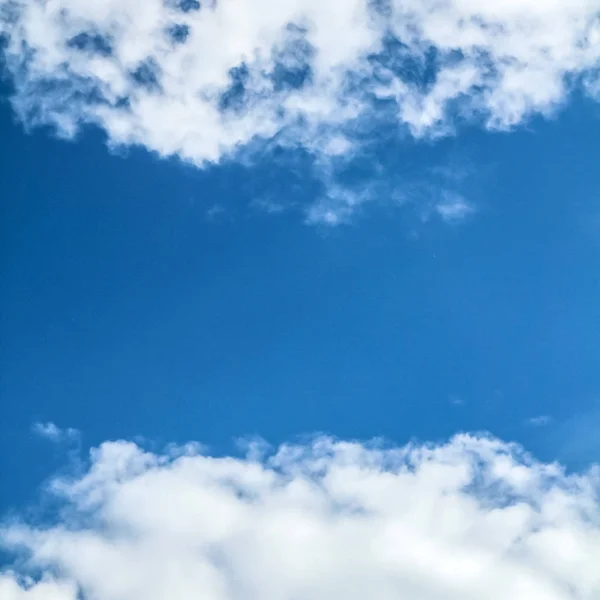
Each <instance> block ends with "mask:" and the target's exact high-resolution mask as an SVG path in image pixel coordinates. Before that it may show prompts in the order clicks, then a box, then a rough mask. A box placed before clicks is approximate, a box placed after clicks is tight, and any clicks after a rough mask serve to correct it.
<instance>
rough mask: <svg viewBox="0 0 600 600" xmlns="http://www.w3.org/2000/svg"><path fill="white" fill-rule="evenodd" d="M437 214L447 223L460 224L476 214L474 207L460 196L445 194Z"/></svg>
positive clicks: (438, 205)
mask: <svg viewBox="0 0 600 600" xmlns="http://www.w3.org/2000/svg"><path fill="white" fill-rule="evenodd" d="M435 212H436V213H437V214H438V215H439V216H440V218H441V219H442V220H443V221H446V222H447V223H460V222H461V221H464V220H465V219H466V218H467V217H468V216H469V215H471V214H473V213H474V212H475V208H474V206H473V205H472V204H471V203H469V202H468V201H467V200H466V199H465V198H463V197H462V196H461V195H460V194H456V193H451V192H443V193H442V198H441V200H440V201H439V202H438V204H436V206H435Z"/></svg>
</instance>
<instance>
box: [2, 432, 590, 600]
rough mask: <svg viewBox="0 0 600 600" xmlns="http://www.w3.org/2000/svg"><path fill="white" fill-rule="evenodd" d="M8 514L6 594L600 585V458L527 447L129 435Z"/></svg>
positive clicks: (269, 599)
mask: <svg viewBox="0 0 600 600" xmlns="http://www.w3.org/2000/svg"><path fill="white" fill-rule="evenodd" d="M51 489H52V492H53V493H54V494H57V495H58V496H59V497H60V498H61V499H62V501H63V503H62V509H61V510H60V511H57V515H58V516H57V519H56V521H55V522H54V523H52V524H46V525H45V526H43V527H42V526H33V525H31V524H29V525H28V524H26V523H23V522H21V523H15V522H13V523H12V524H10V525H8V526H6V527H5V529H4V530H3V531H2V532H1V533H2V535H1V539H2V540H3V542H4V544H5V545H6V547H7V548H8V549H9V550H10V551H11V552H14V553H15V556H18V560H15V563H14V565H15V566H13V567H12V570H10V571H4V572H3V573H1V574H0V597H2V599H3V600H76V599H78V598H84V599H86V600H171V599H172V598H177V599H178V600H196V599H197V598H204V599H206V600H236V599H237V600H243V599H244V598H263V599H265V600H290V599H292V598H296V599H302V598H311V599H315V600H319V599H323V600H325V599H330V598H347V599H349V600H353V599H356V600H359V599H360V600H364V598H378V599H381V600H386V599H390V600H391V599H394V600H395V599H397V598H413V599H415V600H442V599H443V600H451V599H460V600H467V599H473V600H479V599H481V598H487V599H489V600H495V599H498V600H505V599H506V598H512V599H514V600H567V599H569V600H575V599H579V600H583V599H589V600H592V599H593V598H598V597H599V595H600V570H599V569H598V564H600V506H599V503H598V492H599V491H600V474H599V473H598V472H596V471H594V470H592V471H590V472H587V473H586V474H580V475H577V476H576V475H567V474H565V472H564V471H563V470H562V469H561V468H560V467H559V466H557V465H552V464H542V463H539V462H536V461H535V460H533V459H532V458H531V457H529V456H528V455H526V454H525V453H524V452H523V451H522V450H521V449H520V448H518V447H516V446H514V445H509V444H505V443H503V442H500V441H498V440H496V439H492V438H488V437H481V436H467V435H461V436H457V437H455V438H453V439H452V440H451V441H450V442H448V443H446V444H443V445H417V444H413V445H409V446H406V447H403V448H385V447H382V446H381V445H379V446H378V445H364V444H359V443H344V442H339V441H332V440H330V439H317V440H314V441H313V442H312V443H307V444H300V445H288V446H283V447H281V448H280V449H279V450H278V451H276V452H272V453H269V452H263V451H260V449H259V450H257V449H256V448H254V449H253V450H252V451H251V452H250V453H249V454H248V456H247V457H245V458H235V457H211V456H209V455H207V454H206V453H203V452H202V451H201V450H200V449H199V448H197V447H194V446H190V447H185V448H179V449H171V450H169V451H168V452H166V453H164V454H154V453H149V452H145V451H143V450H142V449H141V448H140V447H138V446H136V445H134V444H131V443H127V442H115V443H106V444H104V445H102V446H101V447H99V448H98V449H96V450H94V451H93V452H92V455H91V464H90V466H89V469H88V470H87V471H86V472H84V473H83V474H81V473H80V474H79V475H78V476H77V477H72V478H70V479H66V478H64V477H63V478H62V479H57V480H55V481H54V482H53V483H52V485H51Z"/></svg>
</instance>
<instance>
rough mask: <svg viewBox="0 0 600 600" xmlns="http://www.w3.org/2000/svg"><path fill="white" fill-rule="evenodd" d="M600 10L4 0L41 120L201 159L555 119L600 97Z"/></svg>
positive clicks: (12, 64)
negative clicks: (571, 105)
mask: <svg viewBox="0 0 600 600" xmlns="http://www.w3.org/2000/svg"><path fill="white" fill-rule="evenodd" d="M196 7H200V8H199V10H195V8H196ZM599 10H600V0H569V1H566V0H497V1H495V2H487V1H484V0H328V1H326V2H324V1H322V0H236V1H235V2H234V1H233V0H207V1H202V2H195V1H194V0H143V1H142V0H96V1H94V2H87V1H84V0H0V11H1V13H0V14H1V15H3V16H2V17H0V33H2V32H3V33H4V34H5V35H6V36H7V38H8V44H7V46H6V49H5V51H4V53H5V57H6V60H7V66H8V69H9V71H10V73H11V74H12V77H13V80H14V83H15V87H16V93H15V97H14V107H15V109H16V111H17V112H18V114H19V115H20V116H21V118H22V119H23V120H24V121H25V122H26V123H28V124H30V125H34V124H37V123H50V124H53V125H55V126H56V127H57V128H58V130H59V132H60V133H61V134H62V135H65V136H72V135H74V134H75V133H76V132H77V130H78V128H79V126H80V125H81V124H82V123H94V124H97V125H98V126H100V127H101V128H103V129H104V130H105V131H106V132H107V134H108V138H109V141H110V143H111V144H114V145H120V144H125V145H130V144H140V145H142V146H144V147H146V148H148V149H150V150H151V151H155V152H157V153H158V154H159V155H162V156H168V155H176V156H179V157H180V158H182V159H183V160H185V161H190V162H192V163H194V164H197V165H203V164H204V163H206V162H207V161H209V162H211V161H213V162H217V161H219V160H221V159H222V158H223V157H224V156H231V155H232V154H234V153H236V152H237V151H238V150H239V149H240V148H244V147H246V148H247V147H248V145H249V144H250V142H253V141H254V142H255V143H257V141H259V140H267V141H271V142H275V143H277V144H281V145H284V146H292V147H298V146H300V147H303V148H304V149H306V150H308V151H309V152H310V153H312V154H314V155H315V156H317V157H318V160H317V163H318V164H321V163H323V161H325V162H327V161H328V160H329V159H330V158H334V157H339V156H340V155H345V154H348V153H350V154H351V153H352V152H354V151H355V150H356V149H357V147H360V145H361V144H362V143H363V142H364V140H365V139H366V140H368V139H370V137H371V138H373V136H376V135H377V134H376V133H375V130H376V129H377V128H378V127H379V126H381V125H384V126H385V127H388V128H389V127H390V126H392V127H393V126H395V125H397V126H399V127H400V128H403V129H406V130H408V131H410V132H411V133H412V134H413V135H415V136H436V135H440V134H446V133H449V132H451V131H452V129H453V127H454V126H455V124H456V123H457V122H458V121H460V120H467V121H472V120H476V121H479V122H481V123H482V124H483V125H484V126H486V127H492V128H507V127H512V126H515V125H518V124H519V123H521V122H522V121H524V120H525V119H527V118H528V117H529V116H531V115H533V114H542V115H551V114H552V113H554V112H555V111H556V109H557V108H558V107H559V106H560V105H561V104H562V103H564V102H565V101H566V99H567V97H568V95H569V91H570V89H571V88H572V87H573V86H575V85H578V82H579V81H580V80H581V81H582V83H583V85H582V89H584V90H587V92H588V93H589V94H590V95H591V96H592V97H597V95H598V94H597V90H598V89H599V81H600V78H599V75H598V72H599V67H600V21H599V18H598V14H599ZM391 40H396V42H397V41H401V42H402V45H400V44H398V43H395V44H393V43H391ZM376 101H377V102H376ZM359 139H360V140H361V142H359ZM342 208H343V210H342V213H343V212H344V211H346V212H347V211H352V208H353V207H352V205H346V204H344V205H343V207H342ZM317 212H319V211H318V210H317ZM321 213H322V215H323V219H324V220H325V221H327V220H333V221H335V220H337V219H338V217H337V216H336V217H332V216H331V211H321ZM342 216H343V215H342ZM311 218H313V217H311V216H310V215H309V220H310V219H311Z"/></svg>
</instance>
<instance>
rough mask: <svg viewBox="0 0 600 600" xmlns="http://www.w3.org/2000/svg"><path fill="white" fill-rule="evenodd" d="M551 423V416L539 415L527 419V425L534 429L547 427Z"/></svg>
mask: <svg viewBox="0 0 600 600" xmlns="http://www.w3.org/2000/svg"><path fill="white" fill-rule="evenodd" d="M550 423H552V417H551V416H549V415H539V416H537V417H532V418H531V419H527V424H528V425H533V426H534V427H545V426H546V425H550Z"/></svg>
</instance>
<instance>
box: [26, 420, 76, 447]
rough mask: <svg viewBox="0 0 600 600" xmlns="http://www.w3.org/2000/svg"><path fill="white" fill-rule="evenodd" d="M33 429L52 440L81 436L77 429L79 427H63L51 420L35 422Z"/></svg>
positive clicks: (72, 438)
mask: <svg viewBox="0 0 600 600" xmlns="http://www.w3.org/2000/svg"><path fill="white" fill-rule="evenodd" d="M31 430H32V431H33V433H35V434H36V435H39V436H40V437H43V438H45V439H47V440H50V441H51V442H62V441H66V440H76V439H78V438H79V431H77V429H73V428H71V427H68V428H67V429H61V428H60V427H58V426H57V425H55V424H54V423H52V422H50V421H48V422H47V423H34V424H33V426H32V428H31Z"/></svg>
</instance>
